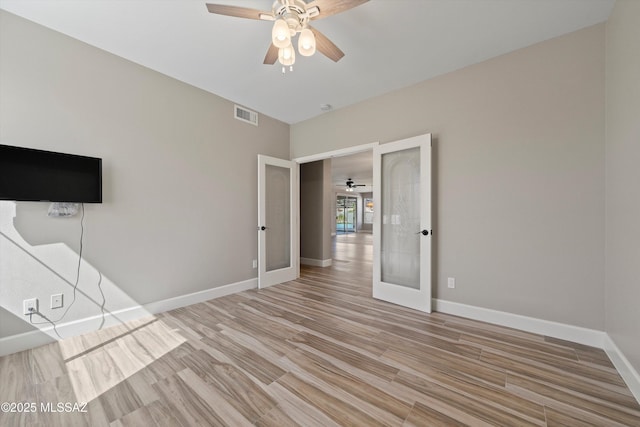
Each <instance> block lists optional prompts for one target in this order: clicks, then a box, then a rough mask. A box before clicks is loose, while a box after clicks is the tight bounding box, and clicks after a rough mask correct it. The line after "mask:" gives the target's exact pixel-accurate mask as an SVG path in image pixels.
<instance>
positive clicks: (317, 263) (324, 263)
mask: <svg viewBox="0 0 640 427" xmlns="http://www.w3.org/2000/svg"><path fill="white" fill-rule="evenodd" d="M331 263H332V261H331V258H329V259H313V258H302V257H300V264H303V265H311V266H313V267H331Z"/></svg>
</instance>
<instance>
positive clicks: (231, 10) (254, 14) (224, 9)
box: [207, 3, 274, 21]
mask: <svg viewBox="0 0 640 427" xmlns="http://www.w3.org/2000/svg"><path fill="white" fill-rule="evenodd" d="M207 10H209V12H210V13H215V14H218V15H226V16H235V17H237V18H247V19H257V20H268V21H273V20H274V18H273V13H272V12H264V11H262V10H258V9H249V8H247V7H238V6H228V5H226V4H211V3H207Z"/></svg>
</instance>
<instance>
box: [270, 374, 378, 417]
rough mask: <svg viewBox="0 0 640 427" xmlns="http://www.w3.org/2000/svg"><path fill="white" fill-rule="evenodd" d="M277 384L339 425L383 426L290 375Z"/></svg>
mask: <svg viewBox="0 0 640 427" xmlns="http://www.w3.org/2000/svg"><path fill="white" fill-rule="evenodd" d="M278 383H279V384H281V385H282V386H283V387H285V388H286V389H288V390H289V391H291V392H292V393H295V394H296V395H297V396H298V397H299V398H300V399H302V400H304V401H305V402H307V403H309V404H311V405H313V406H315V407H317V408H319V409H320V410H321V411H322V412H324V413H325V414H326V415H327V416H328V417H329V418H331V419H333V420H334V421H336V422H337V423H338V424H340V425H357V426H383V425H384V424H383V423H381V422H380V421H378V420H377V419H375V418H372V417H371V416H369V415H368V414H366V413H364V412H362V411H360V410H358V409H357V408H355V407H354V406H352V405H350V404H349V403H347V402H344V401H342V400H339V399H337V398H335V397H333V396H332V395H330V394H328V393H325V392H323V391H322V390H320V389H318V388H317V387H314V386H313V385H311V384H309V383H307V382H305V381H302V380H300V379H299V378H298V377H296V376H295V375H293V374H291V373H287V374H286V375H284V376H282V377H281V378H279V379H278Z"/></svg>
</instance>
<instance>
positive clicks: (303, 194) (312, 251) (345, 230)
mask: <svg viewBox="0 0 640 427" xmlns="http://www.w3.org/2000/svg"><path fill="white" fill-rule="evenodd" d="M377 145H378V144H377V143H373V144H365V145H361V146H356V147H352V148H349V149H343V150H338V151H334V152H328V153H322V154H318V155H314V156H310V157H308V158H297V159H294V161H296V162H297V163H298V164H299V166H300V263H301V264H302V265H312V266H323V267H326V266H329V265H334V262H338V263H340V265H341V267H347V265H346V264H345V262H344V261H346V260H345V259H342V258H343V257H341V255H347V254H349V257H348V258H350V261H355V260H354V259H353V258H352V256H353V255H357V254H363V255H365V256H366V257H368V258H369V259H368V260H366V262H367V263H370V262H371V259H370V258H371V250H370V247H371V244H372V243H371V242H372V239H371V233H372V231H373V224H372V223H373V147H375V146H377ZM321 164H322V165H321ZM314 171H315V172H314ZM320 171H322V176H320ZM320 181H322V185H319V182H320ZM309 191H313V192H316V193H318V192H323V193H324V194H323V195H320V194H316V195H315V196H313V195H311V194H309ZM319 212H322V215H320V214H319ZM327 220H328V221H329V224H328V225H329V226H328V227H327V223H326V221H327ZM320 233H321V234H322V235H321V236H320V235H319V234H320ZM361 233H362V234H367V235H368V236H366V238H365V239H364V240H363V239H360V238H356V237H359V235H360V234H361ZM345 239H347V240H345ZM347 242H349V243H348V246H346V247H345V246H344V244H346V243H347ZM362 244H364V245H365V246H368V247H369V249H365V250H362V249H360V250H356V251H353V250H348V251H345V250H344V249H345V248H347V247H354V248H353V249H355V246H358V245H362ZM320 245H322V247H318V246H320ZM338 247H342V249H338ZM323 249H324V251H323ZM318 258H320V259H318ZM327 258H328V259H327Z"/></svg>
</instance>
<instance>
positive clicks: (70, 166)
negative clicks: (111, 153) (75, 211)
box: [0, 145, 102, 203]
mask: <svg viewBox="0 0 640 427" xmlns="http://www.w3.org/2000/svg"><path fill="white" fill-rule="evenodd" d="M0 200H15V201H48V202H75V203H102V159H99V158H95V157H86V156H77V155H74V154H64V153H55V152H52V151H43V150H34V149H31V148H22V147H13V146H10V145H0Z"/></svg>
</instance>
